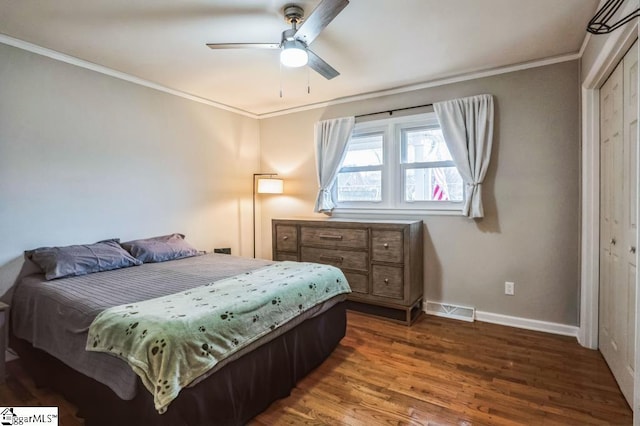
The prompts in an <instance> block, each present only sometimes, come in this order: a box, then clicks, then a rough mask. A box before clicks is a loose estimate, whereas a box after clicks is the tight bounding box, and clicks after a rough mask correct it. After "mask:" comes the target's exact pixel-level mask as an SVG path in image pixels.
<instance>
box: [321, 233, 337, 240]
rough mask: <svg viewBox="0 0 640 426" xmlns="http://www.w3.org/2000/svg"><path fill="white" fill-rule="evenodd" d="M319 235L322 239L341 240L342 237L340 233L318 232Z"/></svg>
mask: <svg viewBox="0 0 640 426" xmlns="http://www.w3.org/2000/svg"><path fill="white" fill-rule="evenodd" d="M319 237H320V238H322V239H323V240H341V239H342V235H330V234H320V235H319Z"/></svg>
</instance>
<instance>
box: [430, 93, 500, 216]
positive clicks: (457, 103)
mask: <svg viewBox="0 0 640 426" xmlns="http://www.w3.org/2000/svg"><path fill="white" fill-rule="evenodd" d="M433 108H434V109H435V111H436V114H437V116H438V121H439V122H440V127H441V128H442V134H443V136H444V139H445V142H446V143H447V147H448V148H449V151H450V152H451V157H452V158H453V162H454V164H455V165H456V167H457V168H458V172H459V173H460V175H461V176H462V180H463V181H464V185H465V204H464V207H463V209H462V213H463V214H464V215H465V216H468V217H470V218H480V217H483V216H484V211H483V209H482V182H483V181H484V177H485V175H486V174H487V169H488V168H489V160H490V159H491V145H492V142H493V96H491V95H478V96H472V97H469V98H462V99H454V100H451V101H444V102H437V103H434V104H433Z"/></svg>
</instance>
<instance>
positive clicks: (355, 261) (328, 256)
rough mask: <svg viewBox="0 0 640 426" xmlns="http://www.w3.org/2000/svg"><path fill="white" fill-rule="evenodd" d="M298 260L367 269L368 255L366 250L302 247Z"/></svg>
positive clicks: (361, 269)
mask: <svg viewBox="0 0 640 426" xmlns="http://www.w3.org/2000/svg"><path fill="white" fill-rule="evenodd" d="M300 261H301V262H315V263H324V264H325V265H333V266H337V267H338V268H340V269H342V268H346V269H356V270H360V271H367V270H368V269H369V257H368V255H367V253H366V252H361V251H349V250H328V249H322V248H315V247H302V249H301V252H300Z"/></svg>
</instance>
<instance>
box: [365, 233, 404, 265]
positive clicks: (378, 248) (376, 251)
mask: <svg viewBox="0 0 640 426" xmlns="http://www.w3.org/2000/svg"><path fill="white" fill-rule="evenodd" d="M403 246H404V238H403V233H402V231H376V230H373V231H371V249H372V255H371V259H372V260H374V261H380V262H393V263H401V262H402V261H403V260H404V256H403Z"/></svg>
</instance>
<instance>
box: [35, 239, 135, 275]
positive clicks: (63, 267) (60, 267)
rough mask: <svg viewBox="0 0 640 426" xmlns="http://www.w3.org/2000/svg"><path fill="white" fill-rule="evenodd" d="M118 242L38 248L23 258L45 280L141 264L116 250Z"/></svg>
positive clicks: (123, 252)
mask: <svg viewBox="0 0 640 426" xmlns="http://www.w3.org/2000/svg"><path fill="white" fill-rule="evenodd" d="M119 241H120V240H118V239H112V240H105V241H99V242H97V243H95V244H83V245H73V246H66V247H40V248H37V249H35V250H29V251H26V252H25V256H26V257H27V258H28V259H30V260H32V261H33V262H35V263H36V264H37V265H38V266H39V267H40V268H41V269H42V271H43V272H44V274H45V278H46V279H47V280H53V279H55V278H62V277H71V276H76V275H86V274H91V273H93V272H101V271H110V270H112V269H119V268H126V267H129V266H137V265H141V264H142V262H141V261H139V260H138V259H136V258H134V257H132V256H131V255H130V254H129V253H127V252H126V251H125V250H123V249H122V247H120V244H118V242H119Z"/></svg>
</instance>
